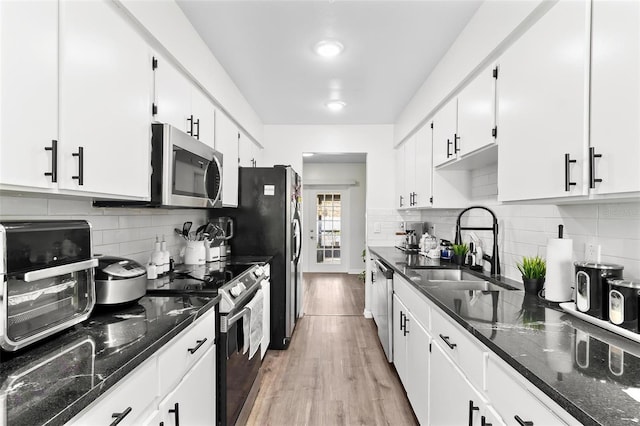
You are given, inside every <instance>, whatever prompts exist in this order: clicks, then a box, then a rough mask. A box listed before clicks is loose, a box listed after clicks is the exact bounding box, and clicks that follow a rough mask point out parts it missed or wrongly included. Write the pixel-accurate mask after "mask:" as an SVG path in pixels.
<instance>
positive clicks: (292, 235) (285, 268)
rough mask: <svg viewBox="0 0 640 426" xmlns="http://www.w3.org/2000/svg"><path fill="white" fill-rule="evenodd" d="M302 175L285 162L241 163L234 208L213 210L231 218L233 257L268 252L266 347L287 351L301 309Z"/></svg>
mask: <svg viewBox="0 0 640 426" xmlns="http://www.w3.org/2000/svg"><path fill="white" fill-rule="evenodd" d="M301 183H302V182H301V179H300V176H299V175H298V174H297V173H296V172H295V171H294V170H293V169H292V168H291V167H290V166H275V167H241V168H240V171H239V184H238V186H239V193H238V207H237V208H235V209H230V208H225V209H215V210H211V211H210V215H211V216H212V217H214V216H230V217H232V218H233V219H234V226H235V235H234V237H233V239H232V240H231V242H230V244H231V254H232V255H233V256H238V255H239V256H252V255H254V256H255V255H257V256H263V255H269V256H273V258H272V260H271V262H270V266H271V344H270V346H269V348H271V349H286V348H287V347H288V346H289V342H290V340H291V337H292V335H293V330H294V327H295V324H296V320H297V318H298V314H299V312H301V304H302V297H301V296H302V265H301V263H300V251H301V244H302V230H301V214H300V208H301Z"/></svg>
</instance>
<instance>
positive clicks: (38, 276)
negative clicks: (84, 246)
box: [18, 259, 98, 282]
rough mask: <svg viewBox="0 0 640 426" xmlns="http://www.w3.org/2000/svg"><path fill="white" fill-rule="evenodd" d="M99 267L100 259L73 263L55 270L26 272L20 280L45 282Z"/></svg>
mask: <svg viewBox="0 0 640 426" xmlns="http://www.w3.org/2000/svg"><path fill="white" fill-rule="evenodd" d="M96 266H98V259H89V260H84V261H82V262H76V263H71V264H69V265H60V266H54V267H53V268H47V269H39V270H37V271H31V272H26V273H24V274H22V275H19V276H18V278H19V279H21V280H23V281H25V282H33V281H38V280H43V279H45V278H53V277H57V276H58V275H65V274H70V273H72V272H78V271H82V270H85V269H90V268H95V267H96Z"/></svg>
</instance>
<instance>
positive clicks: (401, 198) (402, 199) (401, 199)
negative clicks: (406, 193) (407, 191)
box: [400, 195, 404, 207]
mask: <svg viewBox="0 0 640 426" xmlns="http://www.w3.org/2000/svg"><path fill="white" fill-rule="evenodd" d="M402 201H404V197H403V196H402V195H401V196H400V207H402Z"/></svg>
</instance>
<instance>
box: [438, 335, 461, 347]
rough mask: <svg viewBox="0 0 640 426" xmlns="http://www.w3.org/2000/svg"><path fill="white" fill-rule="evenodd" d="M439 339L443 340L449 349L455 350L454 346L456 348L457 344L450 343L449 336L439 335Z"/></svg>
mask: <svg viewBox="0 0 640 426" xmlns="http://www.w3.org/2000/svg"><path fill="white" fill-rule="evenodd" d="M440 338H441V339H442V340H444V342H445V343H446V344H447V346H449V349H453V348H455V347H456V346H458V345H457V344H455V343H451V342H450V341H449V336H443V335H442V334H440Z"/></svg>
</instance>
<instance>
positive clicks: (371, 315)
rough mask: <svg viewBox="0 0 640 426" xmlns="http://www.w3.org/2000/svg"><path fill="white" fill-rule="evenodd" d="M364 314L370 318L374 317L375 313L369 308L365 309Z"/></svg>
mask: <svg viewBox="0 0 640 426" xmlns="http://www.w3.org/2000/svg"><path fill="white" fill-rule="evenodd" d="M363 315H364V317H365V318H368V319H372V318H373V314H372V313H371V311H370V310H368V309H365V310H364V312H363Z"/></svg>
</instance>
